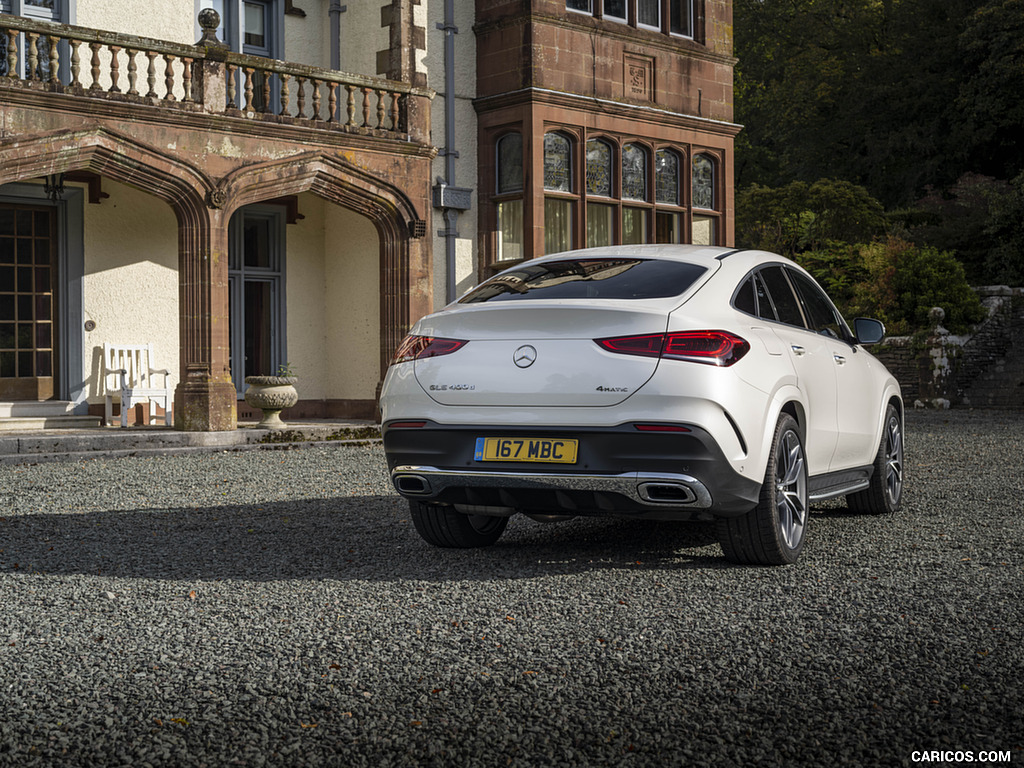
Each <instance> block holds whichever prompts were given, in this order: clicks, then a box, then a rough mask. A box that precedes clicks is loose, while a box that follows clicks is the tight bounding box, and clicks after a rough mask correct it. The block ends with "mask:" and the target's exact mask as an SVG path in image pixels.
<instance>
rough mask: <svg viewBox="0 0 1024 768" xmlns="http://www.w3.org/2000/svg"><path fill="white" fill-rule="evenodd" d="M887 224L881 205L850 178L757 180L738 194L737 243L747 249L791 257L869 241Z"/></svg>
mask: <svg viewBox="0 0 1024 768" xmlns="http://www.w3.org/2000/svg"><path fill="white" fill-rule="evenodd" d="M884 228H885V215H884V211H883V209H882V205H881V203H879V202H878V201H877V200H875V199H874V198H873V197H871V195H869V194H868V192H867V190H866V189H864V188H863V187H860V186H857V185H856V184H851V183H850V182H847V181H839V180H836V179H818V180H817V181H815V182H814V183H813V184H807V183H805V182H802V181H794V182H790V183H789V184H787V185H785V186H783V187H779V188H777V189H773V188H770V187H765V186H761V185H758V184H754V185H752V186H750V187H748V188H747V189H743V190H740V191H739V192H737V194H736V241H737V243H738V244H739V245H741V246H744V247H747V248H761V249H763V250H766V251H774V252H777V253H782V254H784V255H787V256H792V255H793V254H796V253H799V252H801V251H807V250H815V249H818V248H821V247H823V246H824V245H825V244H826V243H829V242H832V241H843V242H851V243H853V242H869V241H870V240H872V239H873V238H875V237H878V236H880V235H881V234H882V233H883V231H884Z"/></svg>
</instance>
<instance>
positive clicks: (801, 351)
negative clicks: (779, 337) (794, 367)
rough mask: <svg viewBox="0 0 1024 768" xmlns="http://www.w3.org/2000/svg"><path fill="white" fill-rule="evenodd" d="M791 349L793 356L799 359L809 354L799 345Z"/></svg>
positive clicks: (794, 345)
mask: <svg viewBox="0 0 1024 768" xmlns="http://www.w3.org/2000/svg"><path fill="white" fill-rule="evenodd" d="M791 349H792V350H793V354H794V355H796V356H797V357H800V356H802V355H806V354H807V350H806V349H804V348H803V347H801V346H800V345H799V344H793V345H792V347H791Z"/></svg>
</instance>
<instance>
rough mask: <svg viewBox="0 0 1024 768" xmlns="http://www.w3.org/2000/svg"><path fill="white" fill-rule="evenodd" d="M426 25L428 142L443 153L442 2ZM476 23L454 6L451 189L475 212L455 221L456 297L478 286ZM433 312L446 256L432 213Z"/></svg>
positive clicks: (440, 172)
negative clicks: (468, 192) (467, 196)
mask: <svg viewBox="0 0 1024 768" xmlns="http://www.w3.org/2000/svg"><path fill="white" fill-rule="evenodd" d="M426 5H427V9H428V21H427V25H426V27H427V52H426V56H425V58H424V59H423V61H424V63H425V66H426V68H427V71H428V75H427V83H428V85H429V86H430V87H431V88H433V89H434V90H435V91H437V96H436V97H435V98H434V100H433V101H432V102H431V108H430V109H431V112H430V126H431V141H432V143H433V144H434V146H436V147H439V148H442V149H443V148H444V145H445V104H444V96H445V59H444V47H445V40H444V32H443V31H442V30H440V29H437V24H439V23H442V22H443V21H444V0H429V3H426ZM474 18H475V12H474V4H473V3H469V2H456V3H455V26H456V27H458V30H459V31H458V34H456V35H455V99H456V104H455V126H456V127H455V137H456V139H455V141H456V144H455V147H454V149H455V151H457V152H458V153H459V157H458V158H457V159H456V161H455V186H457V187H469V188H472V189H473V194H472V197H471V202H472V205H473V207H472V208H470V209H469V210H468V211H462V212H461V213H460V214H459V217H458V233H459V237H458V238H457V240H456V249H455V251H456V266H455V282H456V295H455V297H453V298H457V297H458V296H459V295H461V294H462V293H464V292H465V291H467V290H468V289H469V288H471V287H473V286H474V285H475V284H476V282H477V267H478V260H479V256H478V253H477V252H476V251H477V249H476V242H477V210H478V208H477V206H478V205H479V199H478V198H479V190H478V189H477V130H476V124H477V121H476V111H475V110H474V109H473V98H474V97H475V96H476V36H475V35H474V34H473V21H474ZM431 171H432V173H431V176H432V178H433V179H435V180H436V179H438V178H444V177H445V157H444V156H443V155H440V154H439V155H438V156H437V157H436V158H435V159H434V161H433V166H432V168H431ZM433 225H434V226H433V230H432V232H431V235H432V236H433V238H434V243H433V249H434V307H435V309H437V308H440V307H442V306H444V305H445V304H446V303H447V302H446V299H445V290H446V286H447V279H448V278H447V256H446V254H447V251H446V244H445V238H443V237H439V236H438V234H437V233H438V232H439V231H441V230H443V229H445V227H446V225H445V220H444V216H443V212H442V211H440V210H437V209H435V210H434V217H433Z"/></svg>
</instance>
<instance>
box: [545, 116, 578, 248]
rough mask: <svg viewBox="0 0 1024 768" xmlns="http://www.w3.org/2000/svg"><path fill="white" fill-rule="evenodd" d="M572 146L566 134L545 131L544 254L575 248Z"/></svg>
mask: <svg viewBox="0 0 1024 768" xmlns="http://www.w3.org/2000/svg"><path fill="white" fill-rule="evenodd" d="M572 146H573V143H572V141H571V140H570V139H569V138H568V137H567V136H565V135H564V134H561V133H557V132H554V131H552V132H551V133H546V134H544V193H545V194H544V253H560V252H562V251H568V250H570V249H571V248H572V247H573V229H574V226H575V220H574V216H573V211H574V210H575V205H576V203H575V201H574V200H573V199H572V198H571V197H568V195H570V194H572V191H573V190H572V168H573V164H572ZM551 193H555V194H551Z"/></svg>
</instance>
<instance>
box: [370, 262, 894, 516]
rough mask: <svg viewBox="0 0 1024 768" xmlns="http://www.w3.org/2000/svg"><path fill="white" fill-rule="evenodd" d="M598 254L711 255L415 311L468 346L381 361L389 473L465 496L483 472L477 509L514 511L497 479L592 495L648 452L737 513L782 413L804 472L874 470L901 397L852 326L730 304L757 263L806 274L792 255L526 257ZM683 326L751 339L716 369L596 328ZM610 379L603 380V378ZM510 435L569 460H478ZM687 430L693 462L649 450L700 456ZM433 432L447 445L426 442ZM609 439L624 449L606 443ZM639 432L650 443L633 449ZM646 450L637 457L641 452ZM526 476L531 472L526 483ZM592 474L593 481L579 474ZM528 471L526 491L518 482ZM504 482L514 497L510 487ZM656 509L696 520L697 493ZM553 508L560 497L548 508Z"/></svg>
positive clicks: (436, 331)
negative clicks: (629, 295) (632, 287)
mask: <svg viewBox="0 0 1024 768" xmlns="http://www.w3.org/2000/svg"><path fill="white" fill-rule="evenodd" d="M594 253H597V254H599V257H602V258H603V257H612V256H617V257H622V256H626V255H628V256H631V257H639V258H645V259H648V258H664V259H679V260H683V261H689V262H692V263H697V264H700V265H702V266H706V268H707V271H706V273H705V275H703V276H702V277H701V279H699V280H697V281H696V283H695V284H694V285H693V286H691V288H690V289H688V290H687V291H685V292H684V293H683V294H681V295H680V296H678V297H668V298H662V299H656V300H653V301H652V300H643V301H638V300H634V301H630V300H620V301H609V300H602V301H599V302H594V304H595V306H588V305H587V304H586V302H582V301H579V300H575V301H573V300H547V299H539V300H530V301H528V302H511V301H510V302H508V303H505V304H495V305H488V304H486V303H485V304H468V305H467V304H462V305H459V304H457V303H456V304H452V305H449V306H448V307H446V308H445V309H443V310H441V311H440V312H438V313H436V314H434V315H431V316H429V317H427V318H424V319H422V320H421V321H420V322H418V323H417V324H416V326H415V327H414V328H413V330H412V331H411V333H413V334H416V335H434V336H440V337H445V338H460V339H464V340H467V341H468V343H467V344H466V345H465V346H464V347H463V348H461V349H459V350H458V351H457V352H455V353H453V354H450V355H445V356H440V357H436V358H426V359H420V360H416V361H415V362H403V363H400V364H397V365H393V366H391V368H390V369H389V370H388V372H387V375H386V377H385V381H384V386H383V390H382V397H381V402H380V405H381V413H382V425H383V431H384V441H385V451H386V453H387V454H388V462H389V466H390V468H391V469H392V471H393V472H394V471H395V470H396V468H408V467H415V466H420V467H426V468H428V469H429V472H428V474H429V475H430V477H431V478H433V481H432V482H436V483H437V484H438V486H439V487H441V486H444V487H445V491H444V493H445V494H447V496H446V498H447V497H451V498H455V497H456V496H458V493H461V491H459V490H458V488H459V487H462V486H463V485H464V486H465V487H472V486H474V483H475V482H477V481H479V483H483V484H484V486H483V487H484V488H485V490H484V491H480V490H478V491H477V493H478V494H480V493H483V494H484V495H486V494H491V495H490V496H488V498H489V502H488V504H484V505H482V506H483V507H487V508H494V509H499V508H501V509H505V508H506V507H507V508H508V509H512V508H511V507H509V505H502V504H501V495H500V493H499V492H498V489H499V487H500V484H501V478H502V477H505V479H506V481H507V483H508V489H507V493H508V494H510V495H509V497H508V498H514V499H519V503H541V502H540V501H536V499H540V498H545V499H547V500H548V501H549V502H550V500H551V499H557V498H561V497H557V496H551V497H542V496H538V495H536V494H534V491H537V489H536V488H532V486H535V485H537V484H538V483H539V485H540V486H543V485H544V483H545V482H548V484H549V485H551V486H552V487H555V486H558V487H559V488H562V489H563V493H564V488H565V487H566V485H568V486H572V487H574V488H575V491H574V493H577V492H578V493H584V494H585V493H588V492H591V491H593V492H594V493H595V494H598V495H596V496H594V498H595V499H597V498H600V496H599V494H600V493H602V492H603V491H602V490H601V488H606V487H607V486H616V484H619V485H621V483H622V482H626V484H627V485H628V484H629V483H631V482H633V481H632V480H630V479H629V478H627V480H626V481H623V480H622V476H623V474H624V473H625V474H626V475H629V473H637V475H638V476H639V475H643V474H645V464H644V461H646V462H647V467H648V468H653V470H654V471H655V473H656V474H658V473H660V474H659V475H658V476H659V477H669V476H677V475H678V476H684V477H691V479H693V480H694V481H695V483H696V484H697V485H702V486H706V488H707V492H708V495H709V496H710V498H711V502H710V505H709V506H707V507H702V508H701V509H702V510H703V512H702V514H703V513H704V512H706V513H709V514H712V515H732V514H737V513H738V511H742V509H741V508H742V507H743V505H744V504H746V505H748V506H752V505H753V504H754V503H755V502H756V494H754V495H753V496H752V495H751V492H750V489H751V488H756V487H758V486H759V485H760V483H761V482H762V480H763V478H764V475H765V468H766V466H767V463H768V458H769V455H770V451H771V444H772V436H773V433H774V430H775V425H776V424H777V423H778V421H779V418H780V415H781V414H782V412H783V411H786V412H788V413H790V414H791V415H792V416H793V417H794V418H795V419H796V421H797V423H798V425H799V428H800V430H801V431H802V432H803V433H804V435H805V439H806V442H807V448H806V452H807V460H808V465H809V469H810V475H811V476H812V478H813V477H815V476H817V477H820V478H826V476H828V475H830V474H831V473H834V472H836V471H843V470H847V469H850V470H853V469H856V470H858V471H859V472H860V473H861V475H860V476H863V473H864V471H865V468H867V470H866V471H867V472H870V465H871V464H872V462H873V460H874V456H875V454H876V453H877V448H878V445H879V440H880V439H881V436H882V429H883V423H884V410H885V406H886V404H887V403H888V402H896V403H898V407H899V408H900V410H901V412H902V403H900V401H899V386H898V384H897V383H896V381H895V379H894V378H893V377H892V376H891V375H890V374H889V373H888V371H886V370H885V368H884V366H882V365H881V363H879V362H878V361H877V360H875V358H873V357H872V356H871V355H870V354H869V353H868V352H867V351H866V350H865V349H864V348H863V347H862V346H860V345H859V344H857V343H856V342H855V341H854V340H853V339H837V338H833V337H830V336H827V335H823V334H822V333H819V332H815V331H813V330H810V329H808V328H806V327H796V326H794V325H791V324H785V323H781V322H778V321H775V320H774V319H771V320H768V319H765V318H763V317H757V316H754V315H750V314H747V313H746V312H743V311H740V310H739V309H737V308H736V307H735V306H733V304H732V300H733V296H734V294H735V291H736V290H737V286H739V285H740V284H741V283H742V282H743V281H744V280H745V279H746V278H747V276H749V275H750V274H751V273H752V272H753V271H755V270H757V269H758V268H760V267H761V266H762V265H766V264H771V265H781V266H784V267H785V268H787V269H792V270H798V271H800V272H801V273H803V274H806V273H805V272H803V270H801V269H800V268H799V267H798V266H797V265H795V264H793V263H792V262H790V261H788V260H786V259H783V258H782V257H779V256H777V255H775V254H770V253H767V252H760V251H737V250H735V249H725V248H708V247H693V246H623V247H618V248H611V249H592V250H590V251H580V252H570V253H563V254H557V255H555V256H550V257H544V259H539V260H535V261H548V260H555V259H565V258H573V257H576V256H579V257H580V258H582V257H583V255H586V256H588V257H590V256H592V254H594ZM691 330H721V331H726V332H729V333H733V334H736V335H738V336H740V337H742V338H743V339H746V340H747V342H748V343H749V344H750V350H749V351H748V352H747V354H746V355H745V356H743V357H742V358H741V359H739V360H738V361H737V362H734V363H733V364H732V365H730V366H728V367H719V366H716V365H709V364H702V363H694V362H690V361H688V360H677V359H671V358H665V357H662V358H661V359H660V360H659V359H657V358H648V357H635V356H632V355H624V354H615V353H611V352H608V351H606V350H604V349H602V348H601V347H599V346H598V345H597V343H596V342H595V341H594V340H595V339H599V338H603V337H609V336H627V335H633V334H646V333H661V332H666V333H674V332H681V331H691ZM524 345H529V346H532V347H533V348H534V352H535V353H536V360H535V362H533V364H532V365H530V366H528V367H523V368H520V367H518V366H516V365H515V355H516V354H517V350H519V349H520V348H521V347H522V346H524ZM794 347H798V348H800V350H802V352H803V354H797V353H796V351H795V350H794ZM452 384H454V385H455V386H454V387H453V386H451V385H452ZM432 387H433V389H432ZM470 387H475V388H470ZM605 388H607V389H609V390H611V391H602V390H604V389H605ZM617 389H622V390H628V391H615V390H617ZM410 421H412V422H419V421H422V422H423V423H424V424H425V425H427V426H425V427H424V429H426V430H427V431H426V432H424V433H422V434H421V435H420V436H419V437H416V436H414V435H412V434H411V433H409V432H406V431H405V430H404V429H403V430H401V431H399V430H395V429H393V428H392V427H391V425H393V424H395V423H403V422H410ZM638 424H640V425H651V424H655V425H660V426H663V427H664V428H673V429H674V428H677V427H679V428H684V429H686V430H689V432H685V433H682V434H681V435H677V436H676V437H675V438H673V436H672V435H671V434H668V435H665V434H658V435H657V436H656V437H655V436H647V437H645V436H644V435H638V434H637V433H636V425H638ZM400 432H401V433H400ZM517 434H530V435H540V436H549V437H553V438H559V439H578V440H579V441H580V458H579V461H578V463H577V464H576V465H572V466H557V465H554V464H537V465H509V466H500V465H498V466H496V465H494V464H493V463H487V462H481V461H477V460H475V459H474V458H473V453H472V448H473V444H474V443H475V441H476V440H477V439H478V438H482V437H485V436H507V437H511V436H514V435H517ZM687 435H688V436H687ZM693 435H701V436H702V437H701V440H700V441H698V442H699V443H700V445H702V446H704V448H703V449H701V450H700V451H696V453H700V458H699V459H698V458H692V459H691V460H690V461H689V462H684V461H679V462H676V463H673V461H671V460H669V461H666V460H665V458H664V456H661V457H660V458H659V455H660V454H659V451H662V452H664V453H665V455H666V456H675V455H683V454H685V453H686V452H687V451H690V452H691V454H693V455H694V456H695V455H696V454H695V453H694V451H695V450H696V449H693V448H692V447H693V446H696V445H697V443H695V442H693ZM431 440H433V441H434V443H436V444H437V445H438V446H441V445H442V444H443V447H437V448H436V449H432V448H431V444H432V443H431ZM617 441H619V442H621V451H619V449H618V448H616V447H615V446H616V445H618V442H617ZM645 441H649V445H650V446H651V448H650V449H649V450H648V449H646V448H644V446H645V444H646V442H645ZM403 446H404V447H403ZM596 446H605V447H603V448H600V449H598V448H597V447H596ZM609 446H611V447H609ZM686 446H691V448H686ZM691 449H692V450H691ZM680 451H681V452H682V453H679V452H680ZM645 455H646V456H648V458H647V459H646V460H641V458H640V457H643V456H645ZM687 455H690V454H687ZM687 470H690V471H689V472H687ZM403 471H404V470H403ZM424 471H425V472H426V471H427V470H424ZM532 476H536V477H537V478H542V479H541V480H538V481H537V482H534V481H530V480H529V478H530V477H532ZM630 477H632V476H631V475H630ZM524 478H526V480H524ZM543 478H546V480H545V479H543ZM553 478H557V480H556V479H553ZM573 478H575V480H574V479H573ZM587 478H590V479H589V480H587V482H590V483H591V484H592V485H595V488H593V489H591V491H587V490H586V489H585V488H582V487H576V486H578V485H579V483H583V482H584V480H585V479H587ZM593 478H598V479H593ZM601 478H604V479H601ZM608 478H614V479H608ZM709 478H710V479H709ZM826 479H827V478H826ZM599 481H600V482H599ZM524 482H527V485H530V486H531V489H528V491H524V490H523V488H522V484H523V483H524ZM574 483H575V484H576V485H575V486H574ZM637 483H640V481H639V480H638V481H637ZM460 484H461V485H460ZM584 484H585V483H584ZM596 486H601V488H597V487H596ZM410 487H411V486H410ZM513 487H515V488H516V489H518V490H517V493H518V494H519V495H518V496H517V495H516V494H514V493H512V489H513ZM616 487H617V486H616ZM637 489H639V485H637ZM635 490H636V489H635ZM400 492H401V489H400ZM492 492H493V493H492ZM524 493H525V494H526V495H525V496H524V495H523V494H524ZM538 493H539V491H538ZM578 493H577V495H576V496H574V497H573V498H574V501H573V504H575V509H574V510H572V511H571V513H572V514H587V513H600V512H601V509H600V508H599V507H600V504H598V502H596V501H595V502H594V504H595V505H597V506H596V507H595V508H594V509H587V508H583V507H585V506H586V505H585V503H583V502H581V501H580V499H581V498H584V499H585V498H589V497H586V496H585V495H584V496H583V497H580V496H579V495H578ZM637 493H639V490H637ZM637 493H633V492H632V491H628V492H627V493H626V496H625V497H622V498H620V497H616V499H617V501H615V502H614V503H612V502H608V501H607V500H606V501H605V502H604V503H605V504H606V505H608V504H610V505H611V506H612V507H614V508H615V509H614V513H616V514H623V513H625V512H626V511H627V510H623V509H620V508H619V506H621V505H622V504H625V505H626V506H628V505H629V503H630V502H628V501H623V498H626V497H628V498H631V499H633V500H634V501H635V497H636V495H637ZM494 494H497V495H494ZM531 494H534V495H533V496H531ZM403 495H408V496H409V497H410V498H413V497H415V496H417V494H416V493H405V494H403ZM472 497H473V494H472V493H470V494H469V496H468V497H466V498H462V497H460V498H462V501H460V502H458V503H459V504H462V505H466V504H470V502H469V501H467V499H469V498H472ZM426 498H430V497H429V496H428V497H426ZM524 499H526V501H524ZM530 499H534V501H530ZM581 504H583V507H581V506H580V505H581ZM488 505H490V506H488ZM617 505H618V506H617ZM651 506H652V505H651V503H649V502H642V503H638V509H636V510H633V512H636V513H637V514H644V515H648V514H651V515H653V514H655V512H652V510H651ZM654 506H656V507H657V510H656V514H657V515H660V516H661V517H664V518H669V519H671V518H672V517H673V516H675V517H677V518H678V519H686V518H688V517H692V516H693V513H694V509H695V507H694V506H693V504H692V503H685V504H684V503H679V504H675V505H673V504H671V503H667V504H666V503H658V504H655V505H654ZM524 511H529V510H524ZM534 511H537V510H536V509H535V510H534ZM553 511H557V510H550V509H549V510H547V512H549V513H550V512H553ZM605 511H606V512H608V511H609V510H607V509H606V510H605ZM505 513H507V512H502V514H505Z"/></svg>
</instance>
